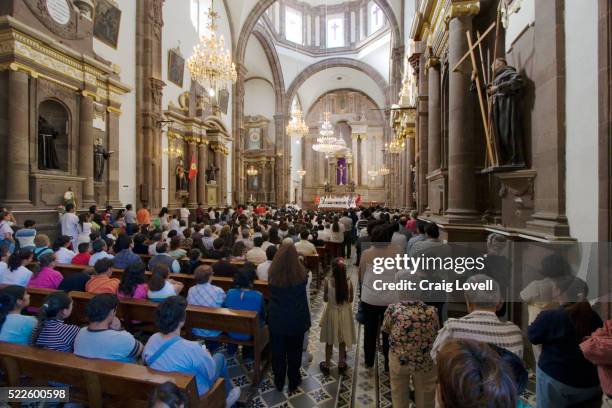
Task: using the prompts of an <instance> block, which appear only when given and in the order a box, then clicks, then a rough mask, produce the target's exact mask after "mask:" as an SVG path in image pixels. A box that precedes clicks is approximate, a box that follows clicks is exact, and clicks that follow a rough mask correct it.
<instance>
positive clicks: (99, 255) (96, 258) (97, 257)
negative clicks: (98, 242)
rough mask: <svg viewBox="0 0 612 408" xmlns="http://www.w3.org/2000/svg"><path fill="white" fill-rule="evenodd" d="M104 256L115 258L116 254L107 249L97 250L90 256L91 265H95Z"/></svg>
mask: <svg viewBox="0 0 612 408" xmlns="http://www.w3.org/2000/svg"><path fill="white" fill-rule="evenodd" d="M104 258H108V259H113V258H114V256H113V255H111V254H108V253H107V252H106V251H100V252H96V253H95V254H93V255H92V256H91V257H90V258H89V266H94V265H95V264H96V262H98V261H99V260H100V259H104Z"/></svg>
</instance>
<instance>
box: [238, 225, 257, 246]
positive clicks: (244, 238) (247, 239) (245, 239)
mask: <svg viewBox="0 0 612 408" xmlns="http://www.w3.org/2000/svg"><path fill="white" fill-rule="evenodd" d="M240 235H241V238H239V239H237V240H236V242H242V243H243V244H244V247H245V248H246V250H247V251H248V250H249V249H251V248H253V241H252V239H251V231H249V229H248V228H247V227H246V226H245V227H243V228H242V232H241V234H240Z"/></svg>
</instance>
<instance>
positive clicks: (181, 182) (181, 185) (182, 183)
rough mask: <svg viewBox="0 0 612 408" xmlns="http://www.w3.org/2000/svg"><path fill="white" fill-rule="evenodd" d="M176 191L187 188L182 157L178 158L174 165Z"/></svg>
mask: <svg viewBox="0 0 612 408" xmlns="http://www.w3.org/2000/svg"><path fill="white" fill-rule="evenodd" d="M175 175H176V191H184V190H187V178H186V177H185V167H184V166H183V158H182V157H179V158H178V163H177V165H176V171H175Z"/></svg>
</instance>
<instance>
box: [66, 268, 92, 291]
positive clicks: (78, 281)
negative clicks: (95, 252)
mask: <svg viewBox="0 0 612 408" xmlns="http://www.w3.org/2000/svg"><path fill="white" fill-rule="evenodd" d="M93 274H95V272H94V271H93V268H89V269H85V270H82V271H80V272H76V273H71V274H69V275H68V276H65V277H64V279H63V280H62V283H60V285H59V287H58V288H57V289H58V290H61V291H64V292H66V293H68V292H72V291H76V292H85V286H86V285H87V282H89V279H91V275H93Z"/></svg>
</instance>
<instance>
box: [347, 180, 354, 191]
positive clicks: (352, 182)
mask: <svg viewBox="0 0 612 408" xmlns="http://www.w3.org/2000/svg"><path fill="white" fill-rule="evenodd" d="M347 188H348V191H349V193H354V192H355V182H354V181H353V180H351V181H349V183H348V184H347Z"/></svg>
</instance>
